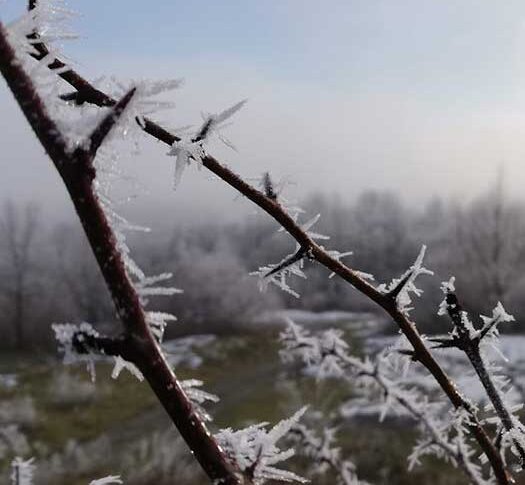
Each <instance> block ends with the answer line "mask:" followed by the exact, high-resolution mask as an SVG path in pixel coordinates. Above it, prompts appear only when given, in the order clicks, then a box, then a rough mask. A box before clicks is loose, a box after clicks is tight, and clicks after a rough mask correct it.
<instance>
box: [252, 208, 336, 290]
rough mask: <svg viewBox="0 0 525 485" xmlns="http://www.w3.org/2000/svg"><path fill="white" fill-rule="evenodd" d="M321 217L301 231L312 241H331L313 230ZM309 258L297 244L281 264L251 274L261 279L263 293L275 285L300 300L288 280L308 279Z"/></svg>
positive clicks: (302, 226) (308, 223)
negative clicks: (306, 269) (306, 259)
mask: <svg viewBox="0 0 525 485" xmlns="http://www.w3.org/2000/svg"><path fill="white" fill-rule="evenodd" d="M320 217H321V215H320V214H317V215H316V216H314V217H312V218H311V219H309V220H308V221H306V222H304V223H302V224H301V229H302V230H303V231H304V232H305V233H306V234H307V235H308V236H309V237H310V238H311V239H314V240H315V239H317V240H319V239H329V237H328V236H324V235H323V234H319V233H316V232H314V231H312V230H311V229H312V227H313V226H314V225H315V224H316V223H317V221H318V220H319V218H320ZM343 255H344V254H343ZM343 255H342V256H343ZM342 256H341V257H342ZM308 257H309V252H308V250H306V249H304V248H302V247H301V245H300V244H299V243H296V245H295V250H294V252H293V253H291V254H289V255H288V256H285V257H284V258H283V259H282V260H281V261H280V262H278V263H276V264H269V265H267V266H261V267H260V268H259V269H258V270H257V271H253V272H251V273H250V275H251V276H258V277H259V289H260V290H261V291H266V289H267V288H268V285H269V284H273V285H275V286H277V287H278V288H280V289H281V290H283V291H284V292H286V293H289V294H290V295H292V296H294V297H296V298H299V296H300V295H299V293H297V291H295V290H294V289H293V288H291V287H290V285H289V284H288V281H287V278H288V277H290V276H297V277H299V278H303V279H306V274H305V273H304V271H303V268H304V260H305V258H308Z"/></svg>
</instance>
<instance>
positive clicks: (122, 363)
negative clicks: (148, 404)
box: [111, 355, 144, 382]
mask: <svg viewBox="0 0 525 485" xmlns="http://www.w3.org/2000/svg"><path fill="white" fill-rule="evenodd" d="M124 369H126V370H127V371H128V372H129V373H130V374H132V375H134V376H135V377H136V378H137V379H138V380H139V381H140V382H142V381H143V380H144V376H143V375H142V372H140V371H139V370H138V368H137V366H136V365H135V364H133V363H131V362H128V361H127V360H124V359H123V358H122V357H121V356H120V355H117V356H116V357H115V366H114V367H113V371H112V372H111V377H112V378H113V379H116V378H117V377H118V376H119V375H120V373H121V372H122V371H123V370H124Z"/></svg>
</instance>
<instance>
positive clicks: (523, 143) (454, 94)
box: [0, 0, 525, 217]
mask: <svg viewBox="0 0 525 485" xmlns="http://www.w3.org/2000/svg"><path fill="white" fill-rule="evenodd" d="M24 4H25V2H23V1H17V0H6V1H5V2H3V3H2V2H1V1H0V18H2V19H4V20H5V19H9V18H11V17H12V15H13V12H14V11H16V10H17V9H20V8H21V6H23V5H24ZM68 4H69V6H70V7H71V8H72V9H74V10H76V11H78V12H79V13H80V14H81V16H80V17H79V18H78V19H77V20H76V21H75V29H76V31H77V32H78V33H79V34H80V35H81V38H80V39H79V40H78V41H74V42H71V43H68V44H67V45H65V46H64V48H65V52H66V53H67V54H68V55H69V56H70V58H72V59H73V60H74V61H75V62H76V64H77V66H78V69H79V70H80V71H81V72H82V73H84V74H86V75H88V76H92V77H95V76H99V75H103V74H106V75H116V76H118V77H122V78H124V79H129V78H172V77H177V78H184V79H185V81H186V82H185V86H184V88H183V89H181V90H180V91H178V92H175V93H174V94H173V95H172V97H173V99H174V101H175V102H176V103H177V108H176V109H175V110H174V111H173V112H171V113H169V114H166V113H163V114H162V116H161V117H162V118H163V119H165V120H167V122H168V125H171V126H180V125H184V124H187V123H188V122H189V123H198V122H199V121H200V113H201V112H202V111H207V112H216V111H218V110H221V109H223V108H225V107H227V106H229V105H231V104H233V103H234V102H236V101H238V100H240V99H243V98H249V103H248V105H247V106H246V107H245V108H244V109H243V111H242V112H240V113H239V115H238V116H237V117H236V119H235V124H234V125H233V126H232V127H231V128H229V129H228V130H227V135H228V137H229V138H230V139H231V140H232V141H234V143H235V145H236V146H237V148H238V153H234V152H231V151H228V150H226V149H224V148H221V147H218V148H217V149H216V150H213V153H217V154H218V155H220V157H221V159H223V160H224V161H225V162H227V163H228V164H229V165H231V166H232V167H234V168H235V170H237V171H238V172H240V173H242V174H243V175H245V176H247V177H251V176H257V175H259V174H260V173H262V172H263V171H265V170H270V171H271V172H272V173H273V174H274V175H275V176H276V178H280V177H282V178H284V179H285V180H289V181H291V182H295V183H296V185H295V186H293V187H291V191H292V192H293V193H294V194H296V195H298V196H299V197H300V196H301V194H306V193H308V192H310V191H312V190H322V191H326V192H328V191H329V192H335V193H339V194H341V195H343V196H347V197H352V196H354V195H355V194H356V193H358V192H359V191H361V190H362V189H366V188H381V189H391V190H394V191H399V192H401V193H402V194H403V196H404V198H405V199H406V200H407V201H408V202H416V203H421V202H424V201H425V200H427V199H428V198H429V197H431V196H433V195H438V194H443V195H454V196H460V197H463V196H466V197H472V196H473V195H475V194H476V193H477V192H479V191H480V190H482V189H484V188H486V187H487V186H489V185H490V184H491V183H492V181H493V180H494V178H495V174H496V172H497V170H498V167H499V166H500V165H501V164H504V165H505V172H506V176H507V185H508V187H509V190H510V191H511V192H512V193H513V194H514V195H520V193H521V192H522V190H521V187H522V184H523V182H524V181H525V169H524V168H522V167H523V166H524V162H525V3H524V2H523V1H518V0H517V1H511V0H506V1H505V2H494V1H490V0H472V1H469V0H457V1H452V0H448V1H447V0H434V1H426V0H413V1H409V0H399V1H394V0H384V1H379V0H362V1H350V0H347V1H341V2H335V1H323V2H320V1H317V2H311V1H306V0H305V1H299V0H298V1H291V0H290V1H286V0H280V1H277V0H274V1H263V0H257V1H255V0H254V1H248V0H237V1H220V0H215V1H211V0H208V1H187V0H186V1H184V2H182V1H178V0H166V1H149V2H144V1H141V2H139V1H135V0H126V1H123V0H110V1H106V2H98V1H87V0H79V1H74V0H70V1H69V2H68ZM0 106H1V112H2V116H1V117H0V147H1V148H0V150H1V151H0V168H1V173H2V177H1V179H0V199H1V198H4V197H13V198H14V197H16V198H22V199H33V200H35V201H37V202H38V203H39V204H42V205H43V206H44V207H47V208H50V210H51V212H52V213H53V214H61V213H62V211H64V213H65V211H67V210H69V205H68V203H67V199H66V196H65V192H64V190H63V189H62V187H61V185H60V184H59V182H58V178H57V175H56V174H55V172H54V170H53V169H52V167H51V165H50V163H49V161H48V160H47V159H46V157H45V156H44V154H43V151H42V149H41V148H40V146H39V145H38V143H37V142H36V140H35V139H34V137H33V136H32V135H31V133H30V131H29V129H28V127H27V126H26V122H25V120H23V119H22V116H21V115H20V113H19V111H18V108H17V107H16V106H15V104H14V102H13V101H12V100H11V98H10V94H9V92H8V91H7V89H6V86H5V84H4V83H3V82H2V83H0ZM142 149H143V154H142V155H141V156H139V157H137V158H135V159H132V158H129V159H125V160H122V164H123V166H124V167H125V168H126V170H129V173H130V174H131V175H134V176H136V177H137V179H138V180H139V181H140V183H141V184H142V186H143V190H142V192H144V193H143V195H142V196H141V198H140V200H139V201H136V202H134V203H133V207H134V210H135V211H136V212H137V214H138V215H139V217H141V216H140V214H142V212H141V208H142V209H144V208H147V210H145V209H144V211H143V213H144V214H146V213H148V212H151V210H152V208H155V209H154V210H155V211H156V212H158V211H160V210H164V211H166V213H167V214H170V211H173V214H172V215H170V217H176V214H180V213H181V212H185V211H186V210H187V208H188V207H191V206H195V207H196V209H198V213H201V214H203V216H204V214H208V215H209V214H212V215H213V217H216V216H218V215H219V214H221V213H224V212H226V211H228V212H229V211H230V210H231V208H232V207H234V208H236V207H239V208H241V207H244V206H245V205H244V204H242V203H241V202H238V201H237V202H232V201H233V200H234V199H235V193H233V192H232V191H231V190H229V189H228V188H223V187H222V185H221V184H219V183H217V182H215V181H210V180H209V176H208V173H206V172H205V171H203V172H198V171H197V170H195V169H193V168H192V169H190V170H189V171H188V176H187V177H185V179H184V180H183V184H182V186H181V188H180V190H179V191H177V192H176V193H173V192H172V191H171V173H172V167H171V163H172V160H171V159H169V158H167V157H165V153H166V148H165V147H164V146H162V147H161V146H159V145H158V144H156V143H154V142H151V143H144V145H143V147H142ZM234 210H235V209H234ZM244 210H246V209H244ZM235 211H236V210H235ZM144 217H146V216H144Z"/></svg>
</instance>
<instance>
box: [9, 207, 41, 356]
mask: <svg viewBox="0 0 525 485" xmlns="http://www.w3.org/2000/svg"><path fill="white" fill-rule="evenodd" d="M37 229H38V210H37V207H36V206H35V205H34V204H29V205H27V206H26V207H25V208H23V209H22V208H19V207H16V206H15V205H14V204H13V202H11V201H8V202H6V203H5V205H4V208H3V213H2V217H1V218H0V251H1V252H0V254H1V256H0V275H1V277H0V292H1V293H0V294H1V296H2V299H3V300H4V305H5V307H4V308H5V309H6V313H7V315H8V316H9V317H8V318H9V320H10V326H11V331H12V335H13V339H14V343H15V346H16V347H17V348H18V349H21V348H23V347H24V344H25V342H26V326H27V322H26V319H27V318H28V317H29V312H28V311H27V310H28V307H29V304H30V301H31V299H32V297H34V293H35V276H36V274H35V270H36V269H37V257H36V256H37V255H36V254H35V242H36V235H37Z"/></svg>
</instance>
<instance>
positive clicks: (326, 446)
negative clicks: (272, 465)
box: [290, 423, 366, 485]
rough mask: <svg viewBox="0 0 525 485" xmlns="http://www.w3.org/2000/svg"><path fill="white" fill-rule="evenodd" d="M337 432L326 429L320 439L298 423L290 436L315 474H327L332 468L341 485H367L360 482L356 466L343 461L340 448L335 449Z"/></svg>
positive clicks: (333, 429)
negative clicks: (308, 461)
mask: <svg viewBox="0 0 525 485" xmlns="http://www.w3.org/2000/svg"><path fill="white" fill-rule="evenodd" d="M336 432H337V429H336V428H325V429H324V430H323V433H322V436H321V437H320V436H318V435H317V434H316V433H314V432H313V431H312V430H311V429H309V428H307V427H306V426H304V425H302V424H300V423H298V424H296V425H295V426H294V427H293V428H292V429H291V430H290V435H291V437H292V438H293V440H294V441H296V442H297V445H298V447H297V450H298V451H297V452H298V453H299V454H301V455H304V456H305V457H307V458H308V459H310V462H311V463H312V466H311V468H312V471H313V473H314V474H323V473H326V471H327V470H328V469H329V468H331V469H333V470H334V471H335V472H336V473H337V475H338V477H339V480H338V483H339V484H340V485H366V483H365V482H362V481H359V480H358V478H357V475H356V473H355V465H354V464H353V463H352V462H351V461H349V460H343V459H342V458H341V450H340V448H336V447H334V444H335V433H336Z"/></svg>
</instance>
